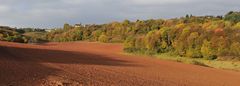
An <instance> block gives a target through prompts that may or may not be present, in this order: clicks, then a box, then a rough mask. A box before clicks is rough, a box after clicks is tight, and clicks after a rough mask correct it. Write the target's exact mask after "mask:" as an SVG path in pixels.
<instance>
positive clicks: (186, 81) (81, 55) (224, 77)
mask: <svg viewBox="0 0 240 86" xmlns="http://www.w3.org/2000/svg"><path fill="white" fill-rule="evenodd" d="M122 48H123V47H122V45H121V44H103V43H89V42H69V43H46V44H39V45H32V44H19V43H9V42H0V86H240V72H236V71H229V70H220V69H214V68H209V67H202V66H197V65H190V64H182V63H178V62H172V61H161V60H157V59H154V58H140V57H142V56H127V55H123V54H122V52H123V51H122Z"/></svg>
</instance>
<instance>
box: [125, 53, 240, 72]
mask: <svg viewBox="0 0 240 86" xmlns="http://www.w3.org/2000/svg"><path fill="white" fill-rule="evenodd" d="M125 55H140V54H129V53H127V54H126V53H125ZM140 56H141V55H140ZM144 56H146V55H144ZM152 57H154V58H157V59H161V60H169V61H176V62H181V63H185V64H193V65H199V66H204V67H212V68H217V69H226V70H234V71H240V61H218V60H205V59H202V58H189V57H180V56H172V55H170V54H168V53H166V54H160V55H154V56H152Z"/></svg>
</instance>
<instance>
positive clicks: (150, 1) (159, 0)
mask: <svg viewBox="0 0 240 86" xmlns="http://www.w3.org/2000/svg"><path fill="white" fill-rule="evenodd" d="M129 1H130V2H131V3H133V4H138V5H161V4H175V3H177V4H180V3H186V2H191V1H193V0H129Z"/></svg>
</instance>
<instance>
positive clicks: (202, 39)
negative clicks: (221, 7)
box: [0, 11, 240, 60]
mask: <svg viewBox="0 0 240 86" xmlns="http://www.w3.org/2000/svg"><path fill="white" fill-rule="evenodd" d="M239 21H240V12H233V11H231V12H229V13H227V14H226V15H224V16H192V15H186V16H185V17H181V18H173V19H156V20H154V19H150V20H137V21H135V22H132V21H129V20H125V21H123V22H111V23H108V24H100V25H96V24H89V25H82V24H76V25H69V24H67V23H66V24H64V27H63V28H58V29H53V30H51V31H50V32H46V31H41V30H37V29H35V30H33V29H32V30H33V31H26V30H27V29H26V28H25V29H14V32H11V33H10V32H6V31H2V30H0V40H5V41H14V42H18V41H20V40H21V42H24V43H29V42H40V41H43V40H44V41H54V42H69V41H99V42H104V43H124V51H125V52H128V53H136V54H145V55H156V54H163V53H169V54H171V55H178V56H181V57H188V58H204V59H209V60H213V59H224V60H229V59H230V60H232V59H235V60H240V22H239Z"/></svg>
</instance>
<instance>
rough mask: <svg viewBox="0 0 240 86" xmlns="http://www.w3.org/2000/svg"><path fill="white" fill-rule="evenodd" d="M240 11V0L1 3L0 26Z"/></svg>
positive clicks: (10, 0)
mask: <svg viewBox="0 0 240 86" xmlns="http://www.w3.org/2000/svg"><path fill="white" fill-rule="evenodd" d="M229 11H240V0H0V26H1V25H2V26H11V27H34V28H55V27H62V26H63V24H64V23H70V24H76V23H82V24H103V23H109V22H112V21H123V20H125V19H129V20H131V21H135V20H137V19H140V20H146V19H160V18H161V19H169V18H176V17H182V16H185V15H186V14H193V15H197V16H202V15H224V14H226V13H227V12H229Z"/></svg>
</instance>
